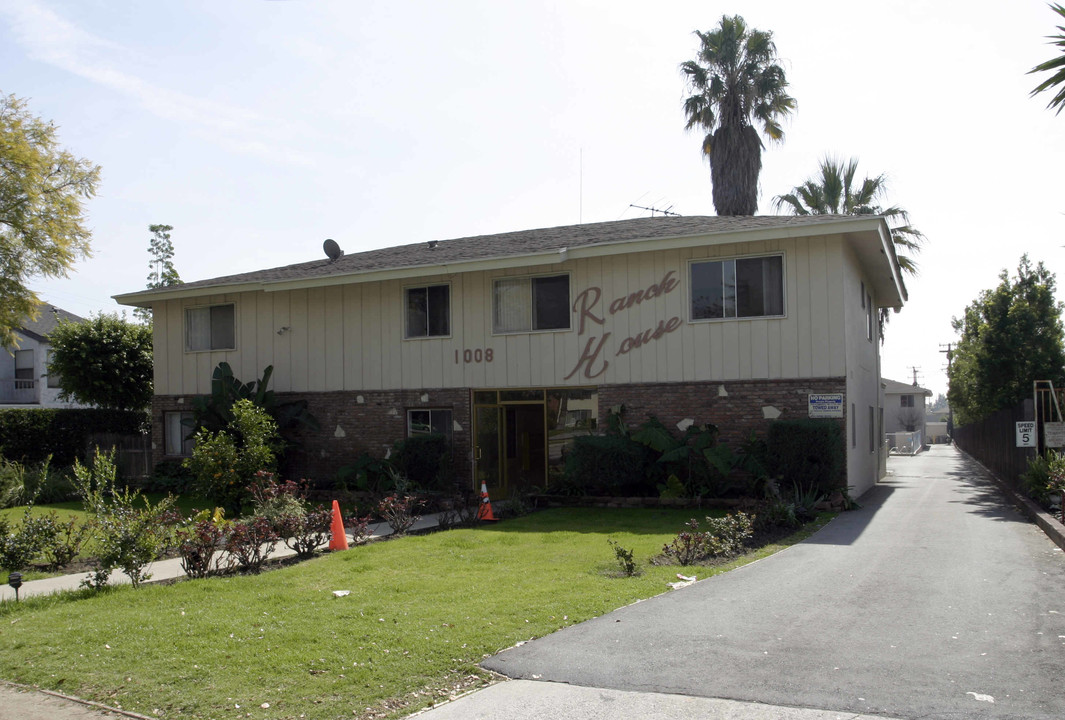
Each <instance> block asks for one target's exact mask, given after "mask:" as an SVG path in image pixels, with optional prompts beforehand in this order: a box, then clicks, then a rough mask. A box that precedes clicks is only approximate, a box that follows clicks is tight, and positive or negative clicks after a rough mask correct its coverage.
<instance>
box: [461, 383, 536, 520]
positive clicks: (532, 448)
mask: <svg viewBox="0 0 1065 720" xmlns="http://www.w3.org/2000/svg"><path fill="white" fill-rule="evenodd" d="M473 395H474V406H473V424H474V428H473V443H474V445H473V458H474V481H475V485H476V486H477V488H479V487H480V485H481V483H484V484H485V485H486V486H487V487H488V493H489V495H492V496H495V497H498V498H500V499H502V498H506V497H509V496H510V495H511V494H513V493H515V492H522V491H525V490H527V489H529V488H530V487H532V486H534V485H538V486H541V487H542V486H543V483H544V478H545V477H546V471H547V440H546V429H545V426H544V400H543V398H544V391H543V390H518V391H515V390H500V391H475V392H474V394H473ZM489 403H490V404H489Z"/></svg>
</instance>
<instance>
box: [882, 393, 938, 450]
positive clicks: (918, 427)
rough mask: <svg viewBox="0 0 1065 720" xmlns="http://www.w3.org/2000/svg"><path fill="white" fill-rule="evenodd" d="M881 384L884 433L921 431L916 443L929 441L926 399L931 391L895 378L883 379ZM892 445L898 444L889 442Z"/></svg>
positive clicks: (923, 443)
mask: <svg viewBox="0 0 1065 720" xmlns="http://www.w3.org/2000/svg"><path fill="white" fill-rule="evenodd" d="M881 386H882V387H883V388H884V433H885V434H891V435H894V434H895V433H913V432H919V433H921V436H920V441H919V442H918V443H917V445H925V444H927V443H928V442H929V438H928V429H927V427H926V414H927V411H926V407H927V399H928V398H930V397H932V391H931V390H926V389H925V388H922V387H918V386H917V384H916V383H913V384H908V383H903V382H898V381H897V380H887V379H885V380H884V381H883V382H882V383H881ZM891 445H892V446H898V445H899V443H898V442H891Z"/></svg>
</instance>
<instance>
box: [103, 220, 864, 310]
mask: <svg viewBox="0 0 1065 720" xmlns="http://www.w3.org/2000/svg"><path fill="white" fill-rule="evenodd" d="M856 219H857V218H855V217H854V216H848V215H809V216H772V215H765V216H738V217H716V216H692V217H652V218H639V219H635V220H619V221H616V222H603V223H587V224H582V225H566V226H562V227H553V228H541V229H536V230H520V231H518V232H509V233H501V234H498V235H478V236H473V237H465V238H457V239H453V240H440V241H428V242H419V243H414V244H410V245H400V246H397V247H389V248H381V249H378V250H367V251H365V252H360V253H352V254H350V255H343V256H342V257H340V258H339V259H337V260H335V261H333V260H329V259H327V258H321V259H317V260H311V261H309V262H304V263H297V264H295V265H286V266H284V267H277V268H271V269H268V270H256V271H253V272H246V273H240V274H236V275H225V276H221V277H216V278H210V279H207V280H198V281H194V282H188V283H184V284H182V285H179V286H169V287H163V288H157V289H155V290H140V291H137V292H132V293H127V294H125V295H116V296H115V297H116V299H117V300H118V301H119V302H125V303H128V304H138V303H141V302H144V301H145V300H149V301H150V300H151V299H152V298H153V297H157V296H158V297H161V296H173V295H176V294H181V295H184V296H187V295H189V294H190V291H196V290H199V289H209V288H222V287H225V288H226V289H227V290H229V289H231V288H233V287H234V286H240V285H270V284H275V283H286V282H293V281H302V280H325V279H327V278H333V277H335V278H338V279H339V278H341V277H344V276H352V275H359V274H364V273H373V272H375V271H387V270H400V269H413V268H419V267H438V266H440V265H461V264H463V263H468V262H475V261H481V260H493V259H505V258H512V257H521V256H528V255H536V254H540V253H545V252H554V251H558V250H561V249H562V248H567V249H569V250H574V249H577V248H586V247H590V246H597V245H616V244H626V243H637V242H642V241H649V240H659V239H665V238H682V237H690V236H703V235H717V234H736V233H744V232H753V231H758V230H774V229H787V228H794V229H795V230H799V229H802V228H805V229H806V232H803V233H802V234H811V233H810V228H811V227H812V226H819V225H832V224H838V223H840V222H843V221H855V220H856ZM864 219H865V220H869V219H870V218H868V217H866V218H864ZM829 232H831V231H829Z"/></svg>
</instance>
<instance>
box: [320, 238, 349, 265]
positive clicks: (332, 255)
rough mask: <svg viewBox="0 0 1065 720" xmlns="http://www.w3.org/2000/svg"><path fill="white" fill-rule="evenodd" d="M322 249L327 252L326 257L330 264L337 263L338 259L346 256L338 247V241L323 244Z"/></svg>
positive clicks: (328, 241) (327, 241)
mask: <svg viewBox="0 0 1065 720" xmlns="http://www.w3.org/2000/svg"><path fill="white" fill-rule="evenodd" d="M322 249H323V250H325V255H326V257H328V258H329V262H336V261H337V259H338V258H339V257H340V256H341V255H343V254H344V251H343V250H341V249H340V246H339V245H337V242H336V240H333V239H329V240H326V241H325V242H324V243H322Z"/></svg>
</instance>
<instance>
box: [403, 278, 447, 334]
mask: <svg viewBox="0 0 1065 720" xmlns="http://www.w3.org/2000/svg"><path fill="white" fill-rule="evenodd" d="M432 287H446V288H447V332H446V333H442V334H440V335H433V334H429V318H428V314H429V311H428V308H427V309H426V322H425V328H426V333H427V334H425V335H411V334H410V314H409V303H410V300H409V294H408V293H410V291H411V290H425V291H426V300H427V301H428V297H429V294H428V290H429V288H432ZM451 295H452V293H451V283H447V282H437V283H424V284H421V285H407V286H404V288H403V339H404V340H428V339H432V338H449V337H451V333H452V318H453V314H452V312H451V305H452V303H451Z"/></svg>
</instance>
